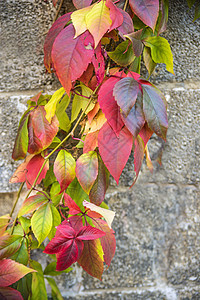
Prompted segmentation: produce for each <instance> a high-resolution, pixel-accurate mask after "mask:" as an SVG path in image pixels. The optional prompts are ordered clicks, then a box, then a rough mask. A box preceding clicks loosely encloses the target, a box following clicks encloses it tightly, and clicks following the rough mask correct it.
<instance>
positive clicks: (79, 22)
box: [71, 6, 92, 38]
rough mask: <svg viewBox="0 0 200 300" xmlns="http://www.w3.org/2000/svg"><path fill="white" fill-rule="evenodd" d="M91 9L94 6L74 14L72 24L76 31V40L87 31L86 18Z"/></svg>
mask: <svg viewBox="0 0 200 300" xmlns="http://www.w3.org/2000/svg"><path fill="white" fill-rule="evenodd" d="M91 9H92V6H88V7H84V8H82V9H79V10H76V11H74V12H73V13H72V15H71V19H72V23H73V25H74V28H75V31H76V33H75V36H74V38H76V37H77V36H79V35H80V34H82V33H83V32H85V31H86V30H87V25H86V22H85V16H86V15H87V13H88V12H89V11H90V10H91Z"/></svg>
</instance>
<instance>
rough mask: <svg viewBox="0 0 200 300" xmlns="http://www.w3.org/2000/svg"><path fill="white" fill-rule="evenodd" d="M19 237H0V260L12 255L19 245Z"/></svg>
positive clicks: (20, 239) (20, 238)
mask: <svg viewBox="0 0 200 300" xmlns="http://www.w3.org/2000/svg"><path fill="white" fill-rule="evenodd" d="M21 241H22V236H21V235H3V236H1V237H0V259H3V258H5V257H10V256H11V255H13V254H14V253H15V252H16V251H17V250H18V249H19V248H20V245H21Z"/></svg>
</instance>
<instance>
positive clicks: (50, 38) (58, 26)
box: [44, 13, 71, 73]
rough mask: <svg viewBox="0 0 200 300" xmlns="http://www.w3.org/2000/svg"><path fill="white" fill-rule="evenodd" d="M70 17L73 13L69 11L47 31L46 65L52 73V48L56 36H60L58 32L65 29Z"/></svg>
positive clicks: (45, 45) (45, 46)
mask: <svg viewBox="0 0 200 300" xmlns="http://www.w3.org/2000/svg"><path fill="white" fill-rule="evenodd" d="M70 17H71V13H67V14H65V15H63V16H62V17H60V18H58V20H56V21H55V22H54V23H53V25H52V27H51V28H50V30H49V32H48V33H47V36H46V39H45V42H44V65H45V67H46V69H47V70H48V71H49V72H50V73H51V66H52V58H51V50H52V47H53V43H54V41H55V39H56V37H57V36H58V34H59V33H60V32H61V31H62V30H63V28H64V27H65V25H66V24H67V22H69V20H70Z"/></svg>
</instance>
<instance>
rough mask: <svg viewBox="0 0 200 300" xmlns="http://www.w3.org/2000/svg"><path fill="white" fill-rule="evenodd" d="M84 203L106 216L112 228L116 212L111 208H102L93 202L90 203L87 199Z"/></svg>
mask: <svg viewBox="0 0 200 300" xmlns="http://www.w3.org/2000/svg"><path fill="white" fill-rule="evenodd" d="M83 205H84V206H85V207H87V208H89V209H91V210H92V211H96V212H97V213H99V214H100V215H102V217H104V219H105V220H106V222H107V224H108V226H109V227H110V228H111V224H112V221H113V219H114V216H115V212H114V211H112V210H110V209H105V208H102V207H100V206H97V205H95V204H93V203H90V202H88V201H86V200H84V201H83Z"/></svg>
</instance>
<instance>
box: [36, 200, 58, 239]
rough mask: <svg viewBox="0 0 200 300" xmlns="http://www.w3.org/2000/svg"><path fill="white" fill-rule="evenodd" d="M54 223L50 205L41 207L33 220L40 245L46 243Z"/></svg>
mask: <svg viewBox="0 0 200 300" xmlns="http://www.w3.org/2000/svg"><path fill="white" fill-rule="evenodd" d="M52 222H53V218H52V211H51V207H50V203H47V204H45V205H43V206H42V207H40V208H39V209H38V210H37V211H36V212H35V213H34V215H33V217H32V218H31V226H32V230H33V233H34V235H35V237H36V238H37V240H38V242H39V245H40V244H41V243H42V242H43V241H44V239H45V238H46V237H47V236H48V234H49V232H50V231H51V228H52Z"/></svg>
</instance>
